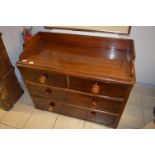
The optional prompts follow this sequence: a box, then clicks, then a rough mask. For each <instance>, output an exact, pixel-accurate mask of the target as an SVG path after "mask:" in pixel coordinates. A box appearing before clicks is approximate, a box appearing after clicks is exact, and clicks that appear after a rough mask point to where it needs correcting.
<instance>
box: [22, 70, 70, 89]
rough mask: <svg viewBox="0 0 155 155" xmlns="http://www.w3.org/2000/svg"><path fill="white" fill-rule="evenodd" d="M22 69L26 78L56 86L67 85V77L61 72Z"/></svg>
mask: <svg viewBox="0 0 155 155" xmlns="http://www.w3.org/2000/svg"><path fill="white" fill-rule="evenodd" d="M20 71H21V72H22V74H23V76H24V79H25V80H28V81H32V82H36V83H40V84H46V85H51V86H55V87H63V88H65V87H67V82H66V77H65V76H63V75H61V74H56V73H51V72H46V71H42V70H30V69H21V70H20Z"/></svg>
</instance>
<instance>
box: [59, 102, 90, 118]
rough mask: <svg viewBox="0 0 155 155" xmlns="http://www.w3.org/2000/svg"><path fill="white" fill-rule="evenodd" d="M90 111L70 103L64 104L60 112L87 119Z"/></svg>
mask: <svg viewBox="0 0 155 155" xmlns="http://www.w3.org/2000/svg"><path fill="white" fill-rule="evenodd" d="M87 113H88V111H87V110H84V109H80V108H75V107H72V106H69V105H64V106H63V108H62V109H61V111H60V114H62V115H67V116H71V117H75V118H79V119H84V120H85V119H86V116H87Z"/></svg>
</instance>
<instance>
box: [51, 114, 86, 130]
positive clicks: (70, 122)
mask: <svg viewBox="0 0 155 155" xmlns="http://www.w3.org/2000/svg"><path fill="white" fill-rule="evenodd" d="M83 125H84V120H80V119H76V118H73V117H68V116H63V115H58V117H57V120H56V122H55V125H54V128H55V129H82V128H83Z"/></svg>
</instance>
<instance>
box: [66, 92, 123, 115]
mask: <svg viewBox="0 0 155 155" xmlns="http://www.w3.org/2000/svg"><path fill="white" fill-rule="evenodd" d="M68 103H70V104H72V105H76V106H79V107H83V108H89V109H95V110H98V111H104V112H105V113H112V114H114V115H115V114H118V113H119V109H120V104H122V103H119V102H116V101H108V100H105V99H100V98H97V97H91V96H86V95H79V94H75V93H69V95H68Z"/></svg>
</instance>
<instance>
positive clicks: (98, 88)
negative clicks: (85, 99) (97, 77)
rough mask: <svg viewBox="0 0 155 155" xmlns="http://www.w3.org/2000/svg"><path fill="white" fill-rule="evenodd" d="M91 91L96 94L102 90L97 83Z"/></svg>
mask: <svg viewBox="0 0 155 155" xmlns="http://www.w3.org/2000/svg"><path fill="white" fill-rule="evenodd" d="M91 92H92V93H94V94H98V93H99V92H100V86H99V85H98V84H97V83H95V84H94V85H93V86H92V88H91Z"/></svg>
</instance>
